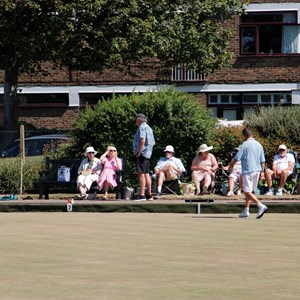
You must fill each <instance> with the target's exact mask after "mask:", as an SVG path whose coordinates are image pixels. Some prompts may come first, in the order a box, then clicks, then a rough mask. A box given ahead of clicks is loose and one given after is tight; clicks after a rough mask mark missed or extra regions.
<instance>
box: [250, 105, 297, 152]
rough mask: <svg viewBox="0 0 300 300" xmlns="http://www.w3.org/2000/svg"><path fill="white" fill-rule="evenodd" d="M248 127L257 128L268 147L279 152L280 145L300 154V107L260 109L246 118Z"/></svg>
mask: <svg viewBox="0 0 300 300" xmlns="http://www.w3.org/2000/svg"><path fill="white" fill-rule="evenodd" d="M245 123H246V124H247V126H250V127H252V128H255V129H256V131H257V132H258V134H259V136H260V137H262V138H264V139H266V140H267V141H268V142H267V144H268V147H271V148H272V149H273V151H274V150H275V151H276V150H277V147H278V146H279V145H280V144H285V145H286V146H287V147H288V148H290V149H293V150H294V151H297V152H299V150H300V145H299V141H300V106H295V105H293V106H276V107H275V106H271V107H260V108H259V110H258V111H257V112H254V111H252V112H250V113H249V114H247V115H246V116H245Z"/></svg>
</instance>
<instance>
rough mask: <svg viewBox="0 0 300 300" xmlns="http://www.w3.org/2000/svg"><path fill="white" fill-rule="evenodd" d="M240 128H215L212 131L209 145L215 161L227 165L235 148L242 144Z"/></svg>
mask: <svg viewBox="0 0 300 300" xmlns="http://www.w3.org/2000/svg"><path fill="white" fill-rule="evenodd" d="M242 130H243V128H241V127H221V128H215V129H214V131H213V135H212V138H211V140H210V145H212V146H213V147H214V148H213V150H212V153H213V154H214V155H215V156H216V158H217V160H218V161H220V162H222V163H223V164H224V165H227V164H228V163H229V162H230V160H231V158H232V153H233V152H234V150H235V148H236V147H238V146H239V145H240V144H241V143H242V142H243V137H242Z"/></svg>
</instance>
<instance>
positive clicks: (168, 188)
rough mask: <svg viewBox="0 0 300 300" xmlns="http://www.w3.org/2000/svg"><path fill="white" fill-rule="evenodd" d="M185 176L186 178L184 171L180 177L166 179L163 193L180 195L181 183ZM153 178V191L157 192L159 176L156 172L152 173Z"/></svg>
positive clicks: (162, 189)
mask: <svg viewBox="0 0 300 300" xmlns="http://www.w3.org/2000/svg"><path fill="white" fill-rule="evenodd" d="M183 178H184V172H182V173H181V175H180V176H179V178H178V179H174V180H168V181H164V182H163V185H162V188H161V193H162V194H174V195H178V194H179V192H180V183H181V182H182V181H183ZM152 179H153V191H156V192H157V176H156V175H155V174H154V175H152Z"/></svg>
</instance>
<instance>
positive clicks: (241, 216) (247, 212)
mask: <svg viewBox="0 0 300 300" xmlns="http://www.w3.org/2000/svg"><path fill="white" fill-rule="evenodd" d="M239 217H240V218H248V217H250V213H249V211H247V210H246V209H244V210H243V211H242V212H241V213H240V214H239Z"/></svg>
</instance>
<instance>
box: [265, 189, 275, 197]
mask: <svg viewBox="0 0 300 300" xmlns="http://www.w3.org/2000/svg"><path fill="white" fill-rule="evenodd" d="M265 195H266V196H273V195H274V190H273V189H269V190H268V191H267V192H266V193H265Z"/></svg>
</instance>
